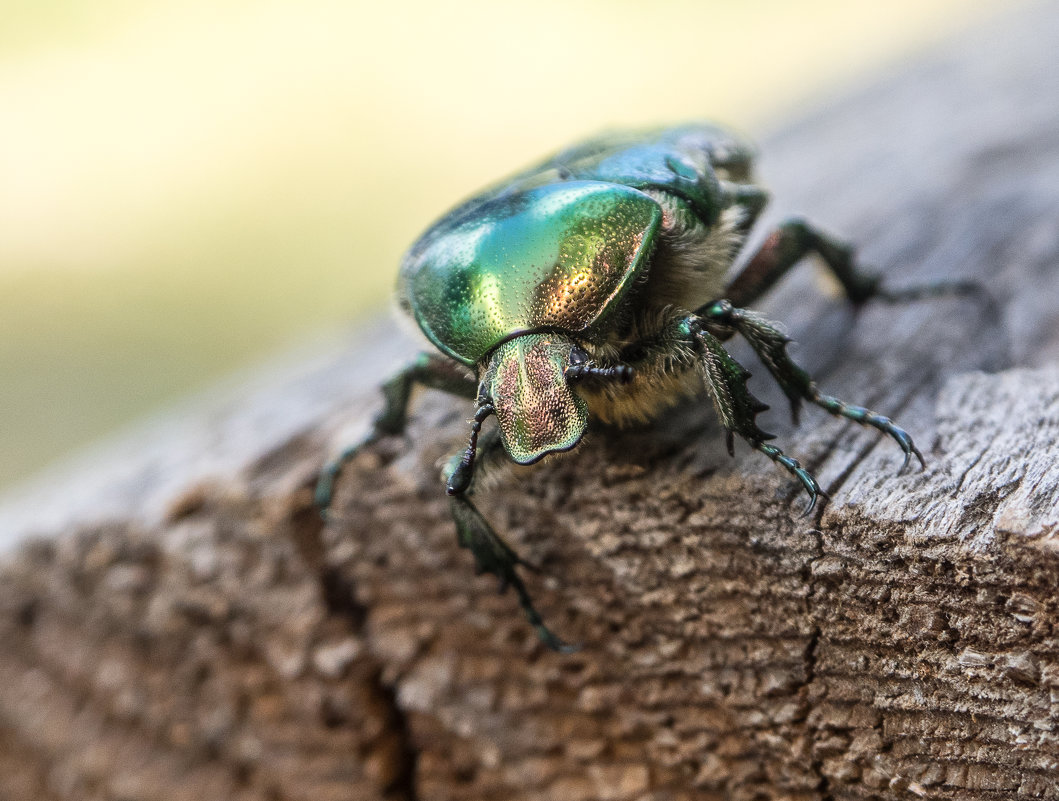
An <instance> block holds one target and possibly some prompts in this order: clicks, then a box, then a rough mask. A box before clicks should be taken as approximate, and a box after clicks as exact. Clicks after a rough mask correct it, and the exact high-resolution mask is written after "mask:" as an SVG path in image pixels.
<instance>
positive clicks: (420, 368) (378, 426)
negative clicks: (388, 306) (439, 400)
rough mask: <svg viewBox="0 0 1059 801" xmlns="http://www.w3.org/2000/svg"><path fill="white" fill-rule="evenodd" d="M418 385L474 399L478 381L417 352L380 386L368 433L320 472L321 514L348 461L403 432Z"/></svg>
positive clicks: (455, 366) (449, 362)
mask: <svg viewBox="0 0 1059 801" xmlns="http://www.w3.org/2000/svg"><path fill="white" fill-rule="evenodd" d="M417 384H420V385H422V386H425V387H430V388H432V389H440V390H442V391H444V392H449V393H452V394H453V395H459V396H462V397H466V398H473V397H474V396H475V393H476V392H477V391H478V383H477V382H476V381H475V380H474V378H472V377H471V376H470V375H469V374H468V373H467V371H466V370H465V369H464V368H463V367H462V366H460V365H459V364H457V363H456V362H454V361H452V360H451V359H446V358H444V357H443V356H437V355H435V354H432V353H421V354H419V356H417V357H416V358H415V360H414V361H413V362H412V363H411V364H409V365H408V366H407V367H405V368H404V369H403V370H401V371H400V372H399V373H397V375H395V376H394V377H393V378H391V379H390V380H389V381H387V382H386V383H385V384H383V385H382V394H383V398H384V400H385V406H384V407H383V410H382V411H381V412H380V413H379V414H378V415H377V416H376V418H375V420H374V421H373V423H372V428H371V431H370V432H369V433H368V435H367V436H366V437H365V438H364V439H362V440H361V441H360V442H358V443H356V444H354V445H352V446H350V447H348V448H346V449H345V450H344V451H342V452H341V453H340V454H339V455H338V456H337V457H335V458H334V459H332V460H331V461H330V462H328V463H327V464H326V465H325V466H324V468H323V470H321V471H320V477H319V479H318V480H317V482H316V493H315V498H314V500H315V502H316V506H317V508H318V509H319V510H320V513H321V514H326V512H327V509H328V507H329V506H330V505H331V498H332V495H333V494H334V488H335V480H336V479H337V478H338V475H339V473H341V472H342V468H343V467H344V466H345V465H346V463H347V462H349V461H350V460H351V459H353V458H354V457H355V456H356V455H357V454H358V453H359V452H360V451H361V449H362V448H364V447H365V446H366V445H370V444H371V443H372V442H376V441H377V440H379V439H381V438H382V437H384V436H389V435H392V434H403V433H404V429H405V425H406V424H407V422H408V401H409V399H410V398H411V396H412V390H413V389H414V388H415V386H416V385H417Z"/></svg>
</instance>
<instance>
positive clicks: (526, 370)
mask: <svg viewBox="0 0 1059 801" xmlns="http://www.w3.org/2000/svg"><path fill="white" fill-rule="evenodd" d="M575 347H576V346H575V345H574V344H573V343H572V342H570V340H568V339H565V338H564V337H561V336H557V335H554V334H524V335H522V336H519V337H515V338H514V339H510V340H508V341H507V342H505V343H503V344H502V345H501V346H500V347H498V348H497V349H496V351H494V353H493V355H492V358H491V359H490V360H489V368H488V370H487V371H486V374H485V376H484V377H483V379H482V383H483V385H485V386H486V388H487V391H488V393H489V397H490V398H492V400H493V406H494V409H495V413H496V420H497V424H498V425H499V428H500V438H501V440H502V441H503V443H504V449H505V450H506V451H507V452H508V455H509V456H510V457H511V458H512V459H514V460H515V461H516V462H518V463H519V464H532V463H533V462H536V461H537V460H538V459H541V458H542V457H544V456H546V455H547V454H549V453H554V452H556V451H568V450H570V449H571V448H573V447H574V446H575V445H577V443H578V442H580V441H581V437H582V436H583V435H584V433H585V427H586V426H587V424H588V404H587V403H586V402H585V400H584V399H583V398H582V397H581V396H580V395H578V394H576V393H575V392H574V391H573V390H572V389H571V387H570V385H569V383H568V382H567V379H566V371H567V370H568V369H570V365H571V363H572V361H573V351H574V349H575ZM582 353H583V352H582ZM584 355H585V357H586V358H587V354H584Z"/></svg>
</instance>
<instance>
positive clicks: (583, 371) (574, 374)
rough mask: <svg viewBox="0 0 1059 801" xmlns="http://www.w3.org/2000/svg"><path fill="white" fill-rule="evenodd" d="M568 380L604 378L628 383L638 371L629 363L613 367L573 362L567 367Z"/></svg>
mask: <svg viewBox="0 0 1059 801" xmlns="http://www.w3.org/2000/svg"><path fill="white" fill-rule="evenodd" d="M565 375H566V380H567V381H581V380H582V379H585V378H602V379H606V380H617V381H618V382H619V383H622V384H628V383H629V382H630V381H632V379H633V376H634V375H636V371H635V370H634V369H633V368H632V367H630V366H629V365H627V364H616V365H614V366H613V367H596V366H595V365H592V364H589V363H587V362H581V363H578V364H571V365H570V366H569V367H567V368H566V372H565Z"/></svg>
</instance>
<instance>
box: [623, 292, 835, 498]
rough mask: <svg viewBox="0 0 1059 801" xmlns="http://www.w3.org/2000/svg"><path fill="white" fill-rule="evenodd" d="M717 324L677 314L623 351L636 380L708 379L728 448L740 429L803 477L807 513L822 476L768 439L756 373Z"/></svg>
mask: <svg viewBox="0 0 1059 801" xmlns="http://www.w3.org/2000/svg"><path fill="white" fill-rule="evenodd" d="M710 328H711V325H710V323H709V321H708V320H707V319H705V318H702V317H700V316H699V315H697V314H687V313H683V314H678V315H675V316H673V317H672V318H671V319H670V320H669V321H668V322H667V323H666V324H665V325H664V326H662V327H661V328H660V329H659V330H658V331H657V332H656V333H655V334H654V335H653V336H651V337H649V338H645V339H644V340H642V341H640V342H638V343H636V344H634V345H631V346H630V347H628V348H627V349H626V350H625V351H623V353H622V359H623V361H624V362H625V363H626V364H628V366H629V367H631V368H632V370H633V371H634V374H635V376H636V379H634V381H633V385H632V388H633V389H634V390H635V388H636V383H635V382H636V381H643V382H647V383H648V384H651V383H655V382H658V381H659V380H660V379H661V378H662V377H664V376H665V375H666V374H675V373H679V372H683V371H686V370H697V371H698V372H699V373H700V374H701V376H702V379H703V384H704V386H705V388H706V392H707V394H708V395H709V396H710V400H711V401H713V406H714V409H715V410H716V412H717V416H718V418H719V419H720V421H721V425H722V426H724V429H725V432H726V438H727V445H728V452H729V453H733V452H734V447H733V445H734V438H735V435H736V434H738V435H739V436H740V437H742V438H743V439H744V440H746V441H747V442H748V443H749V444H750V446H751V447H753V448H754V449H755V450H758V451H760V452H761V453H763V454H765V455H766V456H768V457H769V459H771V460H772V461H773V462H775V463H776V464H778V465H780V466H781V467H782V468H783V469H784V470H786V471H787V472H788V473H790V474H791V475H792V476H794V477H795V478H796V479H798V481H799V482H801V484H802V486H803V487H804V488H805V491H806V492H807V493H808V494H809V506H808V507H807V509H806V514H808V513H809V512H810V511H812V509H813V507H814V506H815V505H816V500H817V498H818V497H819V496H820V495H823V494H824V492H823V490H822V489H821V488H820V485H819V484H818V483H817V481H816V479H815V478H813V476H812V475H811V474H810V473H809V472H808V471H807V470H805V468H803V467H802V466H801V464H800V463H799V462H798V461H797V460H796V459H794V458H792V457H790V456H788V455H787V454H785V453H784V452H783V451H781V450H780V449H779V448H777V447H776V446H775V445H771V444H769V443H768V440H770V439H773V438H774V437H773V435H772V434H769V433H768V432H766V431H763V430H761V428H759V427H758V425H757V422H756V420H755V418H756V416H757V414H758V413H759V412H762V411H764V410H765V409H767V408H768V407H767V406H766V405H765V404H764V403H762V402H761V401H759V400H758V399H757V398H755V397H754V395H753V394H752V393H751V392H750V388H749V387H748V386H747V379H748V378H749V377H750V373H749V372H747V370H746V369H745V368H744V367H743V366H742V365H741V364H740V363H739V362H737V361H736V360H735V359H734V358H733V357H732V356H731V355H730V354H729V353H728V351H726V350H725V349H724V345H723V344H722V343H721V340H720V339H718V337H717V336H715V335H714V333H713V332H711V331H710Z"/></svg>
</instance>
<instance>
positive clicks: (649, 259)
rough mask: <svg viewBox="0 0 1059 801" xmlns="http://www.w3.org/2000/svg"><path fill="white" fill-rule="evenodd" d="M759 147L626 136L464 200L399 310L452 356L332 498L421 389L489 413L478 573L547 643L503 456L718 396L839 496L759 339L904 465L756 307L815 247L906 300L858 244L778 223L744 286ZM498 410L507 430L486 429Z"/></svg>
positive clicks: (412, 256) (697, 136) (417, 366)
mask: <svg viewBox="0 0 1059 801" xmlns="http://www.w3.org/2000/svg"><path fill="white" fill-rule="evenodd" d="M752 155H753V151H752V150H751V148H750V147H749V146H748V145H747V144H746V143H745V142H744V141H742V140H741V139H739V138H737V137H736V136H734V135H733V134H731V133H730V132H728V131H725V130H723V129H721V128H718V127H715V126H711V125H704V124H695V125H687V126H683V127H679V128H669V129H663V130H655V131H649V132H642V131H640V132H628V133H618V134H611V135H607V136H603V137H600V138H598V139H593V140H590V141H588V142H585V143H583V144H579V145H576V146H575V147H572V148H570V149H568V150H565V151H563V152H561V153H559V154H558V155H556V156H554V157H552V158H550V159H548V160H547V161H545V162H543V163H541V164H539V165H537V166H536V167H533V168H532V169H529V170H526V171H525V172H523V173H520V174H518V175H516V176H514V177H512V178H509V179H508V180H506V181H503V182H502V183H499V184H497V185H495V186H494V187H492V188H490V189H487V190H485V191H484V192H482V193H481V194H479V195H477V196H476V197H474V198H472V199H470V200H468V201H467V202H465V203H463V204H462V205H460V206H458V207H457V208H455V209H454V210H452V211H451V212H449V213H448V214H447V215H445V216H444V217H442V218H441V219H440V220H439V221H438V222H436V223H435V224H434V225H433V226H431V227H430V228H429V229H428V230H427V231H426V233H424V234H423V236H422V237H421V238H420V239H419V240H418V241H417V242H416V243H415V244H414V245H413V246H412V249H411V250H410V251H409V252H408V254H407V255H406V256H405V257H404V260H403V262H402V264H401V270H400V277H399V282H398V298H399V302H400V304H401V307H402V308H403V309H404V310H405V311H406V312H407V313H408V314H409V315H411V316H412V317H413V318H414V319H415V321H416V322H417V323H418V324H419V327H420V328H421V329H422V331H423V333H424V334H425V335H426V337H427V339H429V340H430V342H431V343H432V344H433V345H434V346H435V347H436V348H437V349H438V350H439V351H440V353H433V354H423V355H422V356H420V357H419V358H418V359H416V360H415V361H414V362H413V363H412V364H411V365H409V366H408V367H406V368H405V369H404V370H401V371H400V372H398V373H397V374H396V375H395V376H394V377H393V378H392V379H391V380H390V381H389V382H387V383H386V384H385V385H384V387H383V392H384V395H385V407H384V409H383V411H382V412H381V413H380V414H379V416H378V417H377V418H376V419H375V423H374V428H373V430H372V432H371V434H369V436H368V437H367V439H366V440H365V441H364V442H361V443H359V444H358V445H356V446H354V447H352V448H350V449H348V450H346V451H345V452H344V453H343V454H342V455H341V456H340V457H339V458H337V459H335V460H334V461H333V462H331V463H330V464H329V465H328V466H327V467H326V468H325V469H324V471H323V472H322V474H321V477H320V481H319V483H318V485H317V493H316V500H317V503H318V505H319V506H320V507H321V509H323V510H326V509H327V507H328V506H329V504H330V501H331V496H332V491H333V487H334V481H335V478H336V477H337V475H338V473H339V471H340V470H341V467H342V465H343V464H344V463H345V462H346V461H347V460H348V459H350V458H352V457H353V456H354V455H355V454H356V453H357V451H358V450H359V449H360V448H362V447H363V446H364V445H366V444H367V443H370V442H372V441H374V440H376V439H378V438H379V437H382V436H385V435H391V434H400V433H401V432H403V431H404V428H405V421H406V416H407V406H408V399H409V395H410V393H411V390H412V388H413V386H414V385H416V384H420V385H424V386H428V387H433V388H437V389H442V390H445V391H448V392H451V393H454V394H457V395H462V396H464V397H466V398H468V399H471V400H473V401H474V407H475V413H474V416H473V419H472V421H471V434H470V442H469V443H468V445H467V447H466V449H465V450H463V451H462V452H461V453H458V454H456V455H455V456H454V457H453V458H452V460H451V461H450V463H449V465H448V467H447V469H446V477H445V478H446V481H447V491H448V495H449V499H450V504H451V509H452V516H453V518H454V519H455V522H456V529H457V532H458V536H459V542H460V544H461V545H463V546H465V547H467V548H469V549H470V550H471V552H472V553H473V554H474V558H475V561H476V564H477V568H478V571H479V572H488V573H493V574H494V575H496V576H497V577H498V578H499V581H500V587H501V591H503V589H504V588H506V587H508V586H510V587H512V588H513V589H514V590H515V592H516V593H517V594H518V598H519V603H520V604H521V606H522V609H523V611H524V612H525V614H526V616H527V618H528V619H529V621H530V623H531V624H532V625H533V627H534V628H535V629H536V631H537V633H538V635H539V636H540V638H541V639H542V640H543V641H544V642H545V643H547V644H548V645H549V646H551V647H552V648H555V649H559V650H565V649H566V648H567V647H568V646H566V645H565V644H564V643H563V642H562V641H561V640H560V639H559V638H558V637H556V636H555V635H554V634H553V633H552V632H551V631H549V629H548V628H547V627H546V626H545V625H544V623H543V621H542V620H541V617H540V615H539V614H538V612H537V610H536V609H535V608H534V606H533V603H532V601H531V599H530V596H529V593H528V592H527V590H526V587H525V585H524V584H523V582H522V580H521V578H520V576H519V574H518V572H517V568H518V566H519V565H520V564H523V563H522V561H521V560H520V559H519V557H518V555H517V554H516V553H515V552H514V551H513V550H512V549H511V548H510V547H509V546H508V545H507V544H506V543H505V542H504V541H503V540H502V539H501V538H500V537H499V535H497V533H496V532H495V531H494V530H493V529H492V527H491V526H490V525H489V524H488V523H487V522H486V520H485V519H484V518H483V517H482V515H481V514H480V513H479V511H478V509H477V508H476V507H475V505H474V503H473V502H472V500H471V496H472V495H473V494H474V489H475V485H476V483H477V481H478V479H479V478H480V476H481V475H482V473H483V472H484V471H485V470H488V468H489V465H490V463H491V462H494V461H495V459H496V457H498V456H502V455H503V454H506V455H507V457H509V458H510V459H511V460H513V461H515V462H516V463H518V464H532V463H534V462H536V461H538V460H539V459H541V458H542V457H544V456H547V455H548V454H550V453H555V452H559V451H567V450H570V449H571V448H573V447H575V446H576V445H577V444H578V443H579V442H580V441H581V437H582V436H583V435H584V432H585V428H586V426H587V424H588V420H589V417H590V416H592V417H596V418H599V419H601V420H603V421H605V422H610V423H616V424H619V425H620V424H627V423H636V422H643V421H647V420H650V419H651V418H653V417H655V416H656V415H657V414H658V413H659V412H660V411H661V410H663V409H665V408H666V407H667V406H670V405H672V404H674V403H675V402H677V401H678V400H679V399H681V398H682V397H685V396H688V395H695V394H702V393H703V392H705V394H706V395H708V396H709V398H710V400H711V401H712V403H713V407H714V409H715V411H716V412H717V416H718V417H719V418H720V421H721V424H722V425H723V426H724V429H725V431H726V433H727V440H728V449H729V452H731V451H732V447H733V441H734V438H735V436H737V435H738V436H739V437H740V438H742V439H743V440H745V441H746V442H747V443H748V444H749V445H750V446H751V447H753V448H755V449H756V450H758V451H760V452H762V453H764V454H765V455H766V456H768V457H769V458H770V459H771V460H772V461H774V462H776V463H777V464H779V465H780V466H781V467H783V468H784V469H785V470H787V471H788V472H789V473H790V474H791V475H793V476H794V477H795V478H796V479H797V480H798V481H799V482H801V484H802V486H803V487H804V488H805V490H806V491H807V492H808V494H809V506H808V509H807V511H809V510H811V509H812V508H813V506H814V504H815V503H816V499H817V496H818V495H820V494H821V490H820V487H819V485H818V484H817V482H816V480H815V479H814V478H813V477H812V476H811V475H810V474H809V473H808V472H807V471H806V470H805V469H803V468H802V466H801V465H800V464H799V463H798V461H797V460H795V459H793V458H791V457H790V456H787V455H786V454H785V453H783V451H781V450H780V449H779V448H777V447H776V446H774V445H771V444H769V442H768V440H770V439H772V436H771V435H769V434H767V433H766V432H764V431H762V430H761V429H760V428H758V425H757V423H756V422H755V416H756V415H757V413H758V412H760V411H762V410H763V409H764V408H765V406H764V405H763V404H762V403H760V402H759V401H758V400H757V399H756V398H755V397H754V396H753V395H752V394H751V393H750V391H749V389H748V388H747V385H746V379H747V377H748V373H747V371H746V370H745V369H744V368H743V367H742V365H740V364H739V363H738V362H737V361H736V360H735V359H733V358H732V357H731V356H730V355H729V354H728V352H727V351H726V350H725V348H724V344H723V343H724V341H725V340H727V339H729V338H731V337H732V336H734V335H736V334H738V335H740V336H742V337H743V338H744V339H746V340H747V341H748V342H749V343H750V345H751V347H752V348H753V349H754V351H755V353H756V354H757V355H758V356H759V357H760V358H761V361H762V362H763V363H764V365H765V367H766V368H767V369H768V371H769V372H770V373H771V374H772V376H773V378H774V379H775V380H776V382H777V383H778V384H779V385H780V387H781V388H782V390H783V392H784V393H785V394H786V396H787V397H788V398H789V400H790V403H791V408H792V412H793V414H794V415H795V416H797V413H798V409H799V405H800V404H801V402H802V401H809V402H810V403H813V404H816V405H817V406H821V407H822V408H824V409H825V410H827V411H828V412H830V413H832V414H835V415H839V416H841V417H846V418H849V419H851V420H855V421H857V422H859V423H863V424H865V425H869V426H873V427H874V428H877V429H879V430H880V431H882V432H884V433H885V434H887V435H889V436H890V437H892V438H893V439H894V440H895V441H896V442H897V444H898V445H899V446H900V448H901V450H902V451H904V454H905V464H907V463H908V459H909V457H910V456H912V455H913V454H914V455H915V456H916V457H917V458H919V460H920V461H921V462H922V456H921V455H920V453H919V451H918V449H917V448H916V446H915V445H914V444H913V442H912V438H911V437H909V435H908V434H906V433H905V432H904V431H903V430H902V429H900V428H898V427H897V426H896V425H895V424H894V423H893V422H892V421H891V420H890V419H889V418H887V417H884V416H882V415H880V414H877V413H875V412H873V411H870V410H869V409H865V408H863V407H860V406H854V405H852V404H848V403H845V402H844V401H841V400H838V399H837V398H833V397H830V396H828V395H825V394H823V393H822V392H821V391H820V390H819V389H818V388H817V387H816V384H815V383H814V382H813V380H812V379H811V378H810V377H809V375H808V374H807V373H806V372H805V371H804V370H802V369H801V368H800V367H798V366H797V365H796V364H795V363H794V362H793V361H791V359H790V357H789V356H788V355H787V350H786V348H787V341H788V340H787V338H786V337H785V336H784V335H783V334H781V333H780V331H779V330H778V329H777V328H776V326H775V325H773V324H772V323H770V322H768V321H767V320H765V319H764V318H762V317H761V316H759V315H758V314H756V313H754V312H752V311H749V310H747V309H746V308H745V307H746V306H747V305H748V304H750V303H752V302H753V301H754V300H755V299H757V298H758V297H759V296H761V295H762V293H764V292H765V291H767V290H768V289H769V288H770V287H771V286H772V285H773V284H774V283H775V282H776V281H777V280H778V279H779V278H780V277H781V276H782V275H783V274H784V273H785V272H787V270H788V269H789V268H790V267H791V266H792V265H794V264H795V263H796V262H798V261H799V260H801V259H802V258H803V257H804V256H806V255H807V254H810V253H815V254H816V255H817V256H819V257H821V258H822V259H823V261H824V263H825V264H826V265H827V266H828V267H829V268H830V269H831V271H832V272H833V273H834V274H835V276H836V277H837V278H838V280H839V281H840V282H841V284H842V286H843V288H844V289H845V293H846V295H847V296H848V298H849V300H850V301H851V302H853V303H854V304H860V303H863V302H865V301H867V300H869V299H872V298H882V299H885V300H897V299H904V298H906V297H907V298H911V297H919V296H922V295H924V294H930V292H929V291H928V292H927V293H924V292H923V291H920V290H911V291H907V292H902V293H894V292H890V291H886V290H884V289H883V288H882V287H881V285H880V281H879V278H878V277H877V276H875V275H869V274H866V273H864V272H861V271H858V270H857V269H856V266H855V264H854V259H853V252H852V250H851V249H850V248H849V247H847V246H846V245H844V244H841V243H839V242H837V241H835V240H834V239H832V238H830V237H828V236H826V235H824V234H822V233H821V232H820V231H818V230H817V229H815V228H813V227H812V226H810V225H808V224H807V223H805V222H803V221H800V220H792V221H789V222H787V223H785V224H783V225H781V226H780V227H779V228H777V229H776V230H775V231H774V232H772V234H771V235H770V236H769V237H768V239H767V240H766V241H765V243H764V245H762V246H761V248H760V249H759V250H758V251H757V252H756V253H755V254H754V255H753V256H752V257H751V258H750V259H749V260H748V261H747V262H746V266H745V267H744V268H743V269H742V271H741V272H739V274H738V275H736V276H735V277H734V279H732V280H731V281H728V280H727V273H728V270H729V267H730V266H731V264H732V262H733V260H734V258H735V256H736V255H737V253H738V252H739V248H740V246H741V245H742V242H743V238H744V235H745V234H746V232H747V231H748V229H749V228H750V227H751V226H752V225H753V224H754V221H755V220H756V219H757V217H758V215H759V214H760V212H761V210H762V209H763V208H764V206H765V203H766V201H767V197H768V196H767V194H766V192H765V191H764V190H763V189H762V188H761V187H759V186H758V185H757V184H756V183H754V179H753V176H752V170H751V167H752V161H753V159H752ZM490 416H495V417H496V419H497V426H496V428H495V429H491V430H489V431H487V432H485V433H482V424H483V422H484V421H485V420H486V419H487V418H488V417H490Z"/></svg>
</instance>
